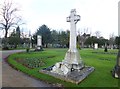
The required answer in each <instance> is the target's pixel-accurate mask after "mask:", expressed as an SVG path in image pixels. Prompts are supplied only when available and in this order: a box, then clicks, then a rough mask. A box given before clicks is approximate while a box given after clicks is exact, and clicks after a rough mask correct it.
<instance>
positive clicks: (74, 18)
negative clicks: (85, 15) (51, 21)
mask: <svg viewBox="0 0 120 89" xmlns="http://www.w3.org/2000/svg"><path fill="white" fill-rule="evenodd" d="M70 13H71V14H70V16H69V17H67V22H71V23H75V24H76V23H77V22H78V21H80V15H76V9H72V10H71V12H70Z"/></svg>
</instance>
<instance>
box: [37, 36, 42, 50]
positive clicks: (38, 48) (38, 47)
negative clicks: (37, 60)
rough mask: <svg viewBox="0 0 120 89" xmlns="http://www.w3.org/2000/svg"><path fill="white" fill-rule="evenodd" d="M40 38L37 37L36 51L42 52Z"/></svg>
mask: <svg viewBox="0 0 120 89" xmlns="http://www.w3.org/2000/svg"><path fill="white" fill-rule="evenodd" d="M42 50H43V49H42V36H40V35H37V48H36V51H42Z"/></svg>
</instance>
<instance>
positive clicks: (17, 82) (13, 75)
mask: <svg viewBox="0 0 120 89" xmlns="http://www.w3.org/2000/svg"><path fill="white" fill-rule="evenodd" d="M21 51H23V50H12V51H3V52H1V51H0V54H1V53H2V59H3V60H2V68H1V67H0V68H1V69H2V71H1V72H2V87H51V85H50V84H46V83H44V82H42V81H39V80H36V79H34V78H31V77H29V76H28V75H26V74H24V73H22V72H19V71H16V70H15V69H13V68H11V67H10V66H9V65H8V64H7V63H6V62H5V60H4V59H5V58H6V57H7V56H8V55H10V54H12V53H16V52H21ZM0 60H1V59H0ZM0 65H1V61H0ZM0 77H1V76H0Z"/></svg>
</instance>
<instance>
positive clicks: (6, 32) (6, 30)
mask: <svg viewBox="0 0 120 89" xmlns="http://www.w3.org/2000/svg"><path fill="white" fill-rule="evenodd" d="M7 34H8V29H5V38H7Z"/></svg>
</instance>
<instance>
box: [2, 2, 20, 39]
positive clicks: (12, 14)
mask: <svg viewBox="0 0 120 89" xmlns="http://www.w3.org/2000/svg"><path fill="white" fill-rule="evenodd" d="M17 11H19V10H18V8H16V7H14V6H13V3H12V2H9V1H7V0H5V2H4V3H3V4H2V5H1V8H0V28H1V29H2V30H5V36H4V37H5V38H7V34H8V30H9V29H10V28H11V27H16V26H18V25H19V23H20V22H21V17H20V16H17V15H16V14H17V13H16V12H17Z"/></svg>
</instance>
